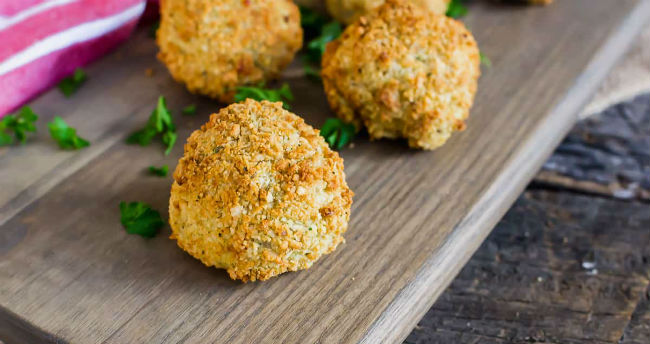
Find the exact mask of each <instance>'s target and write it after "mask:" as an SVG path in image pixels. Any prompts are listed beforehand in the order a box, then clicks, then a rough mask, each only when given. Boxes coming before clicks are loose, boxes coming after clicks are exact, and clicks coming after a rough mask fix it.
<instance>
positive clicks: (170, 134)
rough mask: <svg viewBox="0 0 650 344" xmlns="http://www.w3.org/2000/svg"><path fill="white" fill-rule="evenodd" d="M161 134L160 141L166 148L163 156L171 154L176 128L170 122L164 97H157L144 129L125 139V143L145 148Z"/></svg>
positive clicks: (170, 116)
mask: <svg viewBox="0 0 650 344" xmlns="http://www.w3.org/2000/svg"><path fill="white" fill-rule="evenodd" d="M158 134H161V135H162V136H161V140H162V142H163V144H164V145H165V146H166V147H167V149H166V150H165V155H167V154H169V152H171V150H172V147H174V143H176V138H177V135H176V127H175V126H174V123H173V122H172V115H171V113H170V112H169V109H167V105H166V104H165V97H163V96H160V97H158V104H157V105H156V108H155V109H154V110H153V111H152V112H151V115H150V116H149V121H147V124H146V125H145V126H144V128H142V129H140V130H138V131H135V132H134V133H132V134H131V135H130V136H129V137H128V138H127V139H126V142H127V143H130V144H139V145H140V146H147V145H149V144H150V143H151V140H153V138H154V137H156V135H158Z"/></svg>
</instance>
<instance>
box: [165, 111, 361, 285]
mask: <svg viewBox="0 0 650 344" xmlns="http://www.w3.org/2000/svg"><path fill="white" fill-rule="evenodd" d="M352 195H353V193H352V191H350V189H349V188H348V186H347V184H346V182H345V174H344V173H343V160H342V159H341V158H340V157H339V155H338V153H336V152H334V151H332V150H330V148H329V147H328V145H327V144H326V143H325V140H324V139H323V138H322V137H321V136H320V135H319V132H318V130H315V129H314V128H312V127H311V126H310V125H308V124H306V123H305V122H304V121H303V120H302V119H301V118H300V117H298V116H296V115H295V114H293V113H291V112H288V111H286V110H284V109H283V108H282V103H271V102H267V101H262V102H257V101H254V100H250V99H248V100H246V101H245V102H243V103H237V104H232V105H230V106H228V107H226V108H224V109H221V111H219V113H217V114H213V115H212V116H211V117H210V121H209V122H208V123H206V124H204V125H203V126H202V127H201V129H200V130H197V131H195V132H194V133H192V135H191V136H190V138H189V139H188V140H187V144H186V145H185V154H184V155H183V157H182V158H181V159H180V161H179V162H178V166H177V167H176V171H175V172H174V183H173V185H172V190H171V198H170V200H169V223H170V225H171V228H172V236H171V238H172V239H176V241H177V243H178V246H180V247H181V248H182V249H183V250H185V251H187V252H188V253H189V254H190V255H192V256H194V257H195V258H197V259H200V260H201V261H202V262H203V263H204V264H205V265H207V266H214V267H216V268H222V269H226V270H227V271H228V274H230V277H231V278H233V279H240V280H242V281H244V282H247V281H255V280H266V279H268V278H270V277H273V276H276V275H279V274H281V273H283V272H286V271H296V270H301V269H307V268H309V267H310V266H311V265H312V264H313V263H314V261H316V260H317V259H318V258H319V257H320V256H322V255H323V254H326V253H330V252H332V251H333V250H334V249H335V248H336V246H337V245H338V244H339V243H341V242H343V241H344V239H343V236H342V234H343V233H345V231H346V230H347V227H348V220H349V217H350V206H351V204H352Z"/></svg>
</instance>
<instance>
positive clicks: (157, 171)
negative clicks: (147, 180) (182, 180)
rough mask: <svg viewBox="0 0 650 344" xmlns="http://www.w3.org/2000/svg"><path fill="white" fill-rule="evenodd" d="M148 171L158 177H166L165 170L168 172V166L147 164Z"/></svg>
mask: <svg viewBox="0 0 650 344" xmlns="http://www.w3.org/2000/svg"><path fill="white" fill-rule="evenodd" d="M148 170H149V173H150V174H153V175H154V176H158V177H167V172H169V166H167V165H162V166H160V167H156V166H149V169H148Z"/></svg>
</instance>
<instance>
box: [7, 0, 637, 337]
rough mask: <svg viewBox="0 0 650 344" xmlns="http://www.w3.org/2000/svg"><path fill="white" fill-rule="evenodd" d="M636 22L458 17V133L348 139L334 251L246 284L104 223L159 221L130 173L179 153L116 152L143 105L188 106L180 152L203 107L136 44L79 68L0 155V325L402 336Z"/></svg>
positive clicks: (583, 14)
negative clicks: (462, 25)
mask: <svg viewBox="0 0 650 344" xmlns="http://www.w3.org/2000/svg"><path fill="white" fill-rule="evenodd" d="M648 16H650V1H647V0H623V1H610V0H582V1H578V0H573V1H558V2H557V4H554V5H553V6H550V7H546V8H528V7H521V6H499V5H495V4H491V3H487V2H486V3H479V4H477V5H476V6H473V7H472V8H471V9H470V15H469V16H468V17H467V18H466V19H465V20H466V22H467V23H468V25H469V26H470V28H471V29H472V31H473V32H474V33H475V35H476V37H477V40H478V42H479V44H480V46H481V48H482V50H483V52H484V53H485V54H486V55H487V56H489V57H490V59H491V60H492V67H491V68H490V69H486V70H484V75H483V76H482V78H481V80H480V84H479V92H478V94H477V99H476V103H475V106H474V108H473V110H472V114H471V118H470V120H469V123H468V125H469V127H468V129H467V130H466V131H465V132H463V133H460V134H458V135H455V136H454V137H453V138H452V139H451V140H450V141H449V143H447V144H446V145H445V146H444V147H442V148H441V149H438V150H436V151H434V152H418V151H412V150H408V149H407V148H406V145H405V144H404V143H403V142H394V141H379V142H368V141H367V140H366V139H364V138H360V139H357V140H356V142H355V147H354V148H348V149H346V150H344V151H343V152H342V155H343V157H344V159H345V165H346V174H347V176H348V177H347V179H348V183H349V184H350V186H351V188H352V189H353V190H354V191H355V193H356V197H355V200H354V201H355V203H354V206H353V210H352V217H351V222H350V229H349V231H348V233H347V234H346V239H347V243H346V244H345V245H342V246H341V247H340V248H339V249H338V250H337V251H336V252H334V253H333V254H331V255H329V256H326V257H324V258H322V259H321V260H320V261H319V262H318V263H317V264H315V265H314V267H312V268H311V269H310V270H308V271H302V272H297V273H289V274H285V275H282V276H280V277H278V278H274V279H272V280H270V281H267V282H263V283H249V284H241V283H238V282H234V281H231V280H229V279H228V277H227V275H226V273H225V272H223V271H219V270H214V269H209V268H205V267H203V266H202V265H201V264H200V263H199V262H198V261H196V260H194V259H193V258H191V257H189V256H188V255H186V254H184V253H183V252H182V251H181V250H179V249H178V248H176V246H175V244H174V242H173V241H171V240H168V239H167V238H166V236H167V235H168V234H169V230H168V229H166V230H165V232H164V233H163V235H159V236H158V237H156V238H154V239H151V240H146V239H142V238H140V237H137V236H130V235H128V234H126V233H125V232H124V230H123V229H122V228H121V226H120V224H119V210H118V204H119V202H120V201H122V200H127V201H128V200H139V201H145V202H148V203H150V204H152V205H153V206H154V207H155V208H157V209H160V210H164V209H166V208H167V200H168V196H169V188H170V183H171V179H170V178H168V179H160V178H155V177H151V176H147V175H146V174H145V173H144V169H145V168H146V167H147V166H149V165H152V164H153V165H160V164H163V163H167V164H169V165H170V167H173V166H174V165H175V161H176V160H177V159H178V157H179V156H180V155H181V153H182V147H181V145H177V146H176V147H175V149H174V150H173V152H172V154H171V155H170V156H168V157H165V156H163V154H162V151H163V148H162V147H160V146H156V145H155V144H154V145H152V146H150V147H139V146H127V145H125V144H124V143H123V139H124V137H126V135H127V134H128V133H129V132H130V131H131V130H133V129H136V128H139V127H140V126H141V125H142V124H143V123H144V122H145V121H146V118H147V116H148V115H149V112H150V111H151V109H152V108H153V106H154V104H155V98H156V97H157V96H158V95H160V94H163V95H165V96H166V97H167V99H168V104H169V105H170V106H171V108H172V109H173V110H175V114H178V113H179V111H178V110H179V109H181V108H182V107H184V106H186V105H188V104H190V103H196V104H197V105H198V113H199V114H198V115H196V116H193V117H186V116H180V115H177V116H175V117H176V122H177V124H178V126H179V138H180V140H184V138H185V137H187V136H188V135H189V133H190V132H191V131H192V130H193V129H195V128H197V127H198V126H199V125H200V124H201V123H203V122H204V121H206V120H207V117H208V115H209V113H210V112H215V111H216V110H217V109H218V107H219V104H216V103H214V102H211V101H210V100H207V99H204V98H198V97H195V96H192V95H189V94H188V93H187V92H186V91H185V90H184V89H183V87H182V86H181V85H178V84H176V83H174V82H173V81H172V80H171V78H170V77H169V76H168V74H167V73H166V71H165V70H164V67H162V66H160V65H159V64H158V63H157V62H155V58H154V55H155V52H156V48H155V46H154V44H153V41H152V40H151V39H149V38H147V37H146V34H145V33H144V32H140V33H139V34H138V35H136V37H134V38H133V39H132V40H131V41H130V42H129V43H128V44H127V45H126V46H125V47H123V48H122V49H120V50H119V51H118V52H117V53H115V54H113V55H112V56H110V57H108V58H106V59H104V60H102V61H100V62H99V63H96V64H94V65H92V66H90V67H89V69H88V73H89V80H88V82H87V83H86V85H84V87H82V88H81V89H80V91H79V92H78V93H77V94H76V95H75V96H74V97H72V98H70V99H64V98H63V97H62V96H61V95H59V94H58V92H57V91H53V92H50V93H48V94H46V95H44V96H42V97H40V98H39V99H38V100H37V101H35V102H34V104H32V105H33V108H34V109H35V111H36V112H37V113H39V114H40V115H41V116H42V118H43V119H44V120H41V121H40V124H41V126H40V127H39V131H40V134H39V135H38V136H37V137H36V138H35V139H32V140H31V141H30V142H29V143H28V144H27V145H25V146H17V147H10V148H3V149H2V151H0V166H1V168H0V190H2V192H0V281H2V283H0V307H1V308H0V320H1V319H12V320H11V321H12V322H11V324H14V323H16V324H22V323H21V321H26V322H28V323H29V324H31V325H27V324H22V325H20V326H19V325H15V326H12V325H11V324H9V325H7V326H12V329H14V330H15V331H21V330H16V329H17V328H20V329H23V330H22V331H24V332H26V333H27V332H29V331H32V330H35V331H38V333H36V334H34V333H31V334H30V336H31V337H24V338H31V339H33V340H36V339H37V338H40V339H42V340H43V341H50V340H52V338H53V337H50V336H49V335H48V334H51V335H53V336H55V337H56V338H58V340H60V341H69V342H75V343H76V342H81V343H96V342H110V343H125V342H147V343H157V342H187V343H197V342H201V343H205V342H229V343H250V342H282V343H312V342H322V343H342V342H358V341H365V342H367V343H377V342H397V341H399V340H402V339H404V338H405V337H406V336H407V335H408V333H409V332H410V330H411V328H412V326H414V325H415V324H416V322H417V321H418V320H419V319H420V318H421V317H422V315H424V313H425V312H426V310H428V309H429V307H430V306H431V304H432V303H433V301H434V300H435V299H436V297H437V296H438V295H439V294H440V293H441V292H442V291H443V290H444V288H445V287H446V286H447V284H448V283H449V282H450V281H451V279H452V278H453V277H454V276H455V275H456V273H457V272H458V271H459V270H460V268H461V267H462V266H463V265H464V263H465V262H466V261H467V259H468V258H469V257H470V256H471V254H472V253H473V252H474V250H476V248H477V247H478V246H479V245H480V243H481V242H482V240H483V239H484V238H485V236H486V235H487V234H488V233H489V231H490V230H491V228H492V227H493V225H494V224H495V223H496V221H498V219H499V218H500V217H501V216H502V215H503V213H504V212H505V210H506V209H507V208H508V207H509V206H510V205H511V204H512V202H513V201H514V199H515V198H516V197H517V195H518V194H519V193H520V192H521V190H522V189H523V187H524V186H525V184H526V183H527V182H528V180H530V178H531V176H532V175H533V174H534V172H535V171H536V170H537V169H538V168H539V166H540V165H541V164H542V162H543V161H544V159H545V158H546V157H547V156H548V154H549V153H550V152H551V151H552V149H553V148H554V147H555V145H556V144H557V143H558V142H559V140H560V139H561V138H562V137H563V135H564V134H565V133H566V131H567V130H568V129H569V128H570V126H571V124H573V122H574V121H575V114H576V113H577V111H578V110H579V109H580V106H581V105H582V104H583V103H584V102H585V101H586V100H587V99H588V96H589V95H590V94H591V93H593V91H594V90H595V88H596V87H597V84H598V82H599V81H600V80H601V79H602V78H603V77H604V75H605V74H606V72H607V70H608V69H609V68H610V67H611V66H612V65H613V63H614V62H615V61H616V59H617V58H618V57H619V56H621V54H623V52H624V50H625V48H626V47H627V46H628V44H629V43H630V41H631V40H632V39H634V36H635V34H636V33H637V32H638V30H639V29H640V28H641V26H642V24H643V23H644V21H645V20H646V19H647V17H648ZM147 68H153V70H154V75H153V77H146V76H145V69H147ZM296 68H298V65H297V64H296V65H295V66H294V67H293V70H289V71H288V72H287V73H286V75H287V76H291V75H296V74H297V73H296ZM290 83H291V86H292V89H293V90H294V93H295V95H296V99H298V100H297V101H296V102H295V103H294V104H293V110H294V111H295V112H296V113H297V114H299V115H302V116H304V117H305V119H306V120H307V121H308V122H309V123H311V124H313V125H315V126H320V125H321V124H322V123H323V121H324V120H325V118H327V117H329V116H331V113H330V112H329V110H328V107H327V104H326V102H325V99H324V95H323V92H322V90H321V88H320V87H319V85H314V84H312V83H310V82H309V81H307V80H305V79H304V78H301V77H295V78H291V80H290ZM54 115H61V116H62V117H63V118H64V119H66V120H67V121H68V122H69V123H70V124H71V125H73V126H75V127H77V129H78V131H79V133H80V135H81V136H83V137H85V138H87V139H89V140H90V141H91V142H92V145H91V146H90V147H88V148H86V149H84V150H81V151H77V152H63V151H59V150H57V149H56V147H55V145H54V144H53V142H51V140H50V139H49V138H48V136H47V134H45V132H46V130H45V127H44V123H45V122H46V121H47V120H49V119H50V118H51V117H53V116H54ZM5 323H9V322H5ZM3 328H4V327H2V326H0V330H2V329H3ZM30 329H31V330H30ZM14 338H20V337H14ZM23 341H24V340H23Z"/></svg>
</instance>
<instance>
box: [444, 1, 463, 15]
mask: <svg viewBox="0 0 650 344" xmlns="http://www.w3.org/2000/svg"><path fill="white" fill-rule="evenodd" d="M445 14H446V15H447V17H451V18H460V17H462V16H464V15H466V14H467V7H465V5H463V0H451V1H450V2H449V5H448V6H447V13H445Z"/></svg>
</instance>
